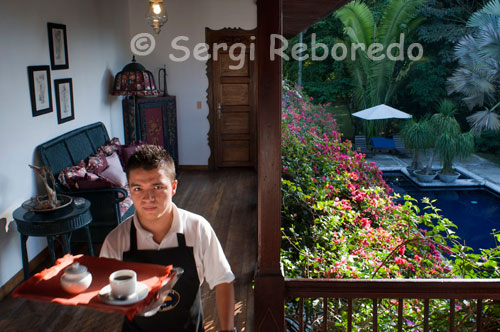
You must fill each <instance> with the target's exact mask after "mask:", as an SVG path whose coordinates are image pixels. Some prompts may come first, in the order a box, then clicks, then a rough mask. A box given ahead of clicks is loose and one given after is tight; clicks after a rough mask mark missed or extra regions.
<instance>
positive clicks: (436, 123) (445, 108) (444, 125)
mask: <svg viewBox="0 0 500 332" xmlns="http://www.w3.org/2000/svg"><path fill="white" fill-rule="evenodd" d="M454 114H455V105H454V104H453V102H452V101H450V100H448V99H443V100H442V101H441V103H440V104H439V112H438V113H436V114H434V115H433V116H432V117H431V120H430V121H431V123H432V126H433V127H434V131H435V133H436V135H437V138H436V146H435V147H434V150H435V152H436V153H437V154H438V156H439V158H440V159H441V161H442V162H443V169H442V170H441V173H442V174H451V175H452V174H455V171H454V170H453V165H452V164H453V160H454V159H455V158H457V157H458V158H467V157H468V156H470V155H471V154H472V153H474V136H473V134H472V132H466V133H461V132H460V125H459V124H458V121H457V120H456V119H455V116H454Z"/></svg>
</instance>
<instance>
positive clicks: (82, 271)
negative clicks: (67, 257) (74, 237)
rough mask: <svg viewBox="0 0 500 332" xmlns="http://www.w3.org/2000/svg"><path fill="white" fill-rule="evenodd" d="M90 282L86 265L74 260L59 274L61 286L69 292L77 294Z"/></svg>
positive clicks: (89, 274)
mask: <svg viewBox="0 0 500 332" xmlns="http://www.w3.org/2000/svg"><path fill="white" fill-rule="evenodd" d="M91 283H92V274H91V273H90V272H88V271H87V267H86V266H84V265H80V263H78V262H75V263H73V264H72V265H71V266H70V267H68V268H67V269H66V270H64V274H63V275H62V276H61V286H62V288H63V289H64V290H65V291H66V292H68V293H71V294H79V293H81V292H83V291H85V290H86V289H87V288H89V286H90V284H91Z"/></svg>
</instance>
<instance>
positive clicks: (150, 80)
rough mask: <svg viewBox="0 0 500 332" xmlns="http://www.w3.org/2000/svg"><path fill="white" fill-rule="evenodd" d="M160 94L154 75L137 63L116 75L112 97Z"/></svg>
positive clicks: (133, 60) (133, 62) (132, 63)
mask: <svg viewBox="0 0 500 332" xmlns="http://www.w3.org/2000/svg"><path fill="white" fill-rule="evenodd" d="M159 94H160V92H159V91H158V89H157V88H156V85H155V80H154V76H153V74H152V73H151V72H150V71H148V70H146V68H144V66H143V65H141V64H140V63H137V62H136V61H135V56H134V57H133V58H132V62H131V63H129V64H128V65H126V66H125V67H123V69H122V71H121V72H119V73H118V74H116V76H115V82H114V85H113V92H112V95H114V96H156V95H159Z"/></svg>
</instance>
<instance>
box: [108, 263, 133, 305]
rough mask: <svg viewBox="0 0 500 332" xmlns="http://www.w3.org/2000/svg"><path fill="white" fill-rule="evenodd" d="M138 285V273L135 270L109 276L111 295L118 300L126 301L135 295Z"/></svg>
mask: <svg viewBox="0 0 500 332" xmlns="http://www.w3.org/2000/svg"><path fill="white" fill-rule="evenodd" d="M136 284H137V273H135V271H133V270H118V271H115V272H113V273H111V274H110V276H109V285H110V287H111V295H113V297H114V298H117V299H124V298H127V297H129V296H130V295H132V294H134V293H135V286H136Z"/></svg>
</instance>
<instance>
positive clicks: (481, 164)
mask: <svg viewBox="0 0 500 332" xmlns="http://www.w3.org/2000/svg"><path fill="white" fill-rule="evenodd" d="M435 159H436V160H434V163H433V164H432V168H433V169H435V170H439V169H440V168H441V164H440V162H439V160H437V158H435ZM366 160H367V161H372V162H374V163H376V164H377V166H378V167H379V168H380V170H381V171H382V172H384V171H396V170H401V171H402V172H403V173H405V174H406V175H409V174H408V172H407V170H406V167H407V166H408V165H410V164H411V160H412V158H411V157H402V156H399V155H394V154H383V153H377V154H375V155H372V156H370V157H367V158H366ZM422 160H424V161H425V160H426V158H422ZM453 167H454V168H455V169H456V170H458V171H459V172H460V173H462V174H464V175H466V176H468V177H469V179H458V180H456V181H455V182H454V183H452V184H450V183H444V182H441V181H439V179H437V178H436V179H435V180H433V181H432V182H429V183H422V182H419V181H418V180H417V179H416V178H415V177H414V176H410V178H411V179H412V180H413V181H414V182H416V183H417V184H418V185H420V186H422V187H450V186H451V187H469V186H485V187H487V188H490V189H492V190H494V191H496V192H498V193H500V166H498V165H496V164H495V163H493V162H491V161H489V160H486V159H484V158H481V157H479V156H477V155H472V156H471V157H470V158H468V159H467V160H463V161H455V162H453Z"/></svg>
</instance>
